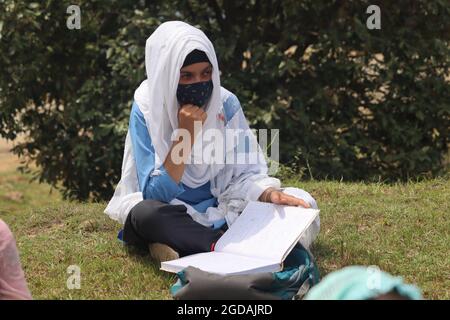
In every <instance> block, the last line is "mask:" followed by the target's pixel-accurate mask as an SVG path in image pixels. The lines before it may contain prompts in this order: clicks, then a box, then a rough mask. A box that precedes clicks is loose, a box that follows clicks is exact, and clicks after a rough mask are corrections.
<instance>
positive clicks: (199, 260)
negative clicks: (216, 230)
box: [161, 201, 319, 274]
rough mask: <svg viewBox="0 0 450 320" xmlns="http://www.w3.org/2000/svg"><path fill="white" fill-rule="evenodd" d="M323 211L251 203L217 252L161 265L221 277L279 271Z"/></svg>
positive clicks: (169, 269)
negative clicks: (196, 269)
mask: <svg viewBox="0 0 450 320" xmlns="http://www.w3.org/2000/svg"><path fill="white" fill-rule="evenodd" d="M318 214H319V210H315V209H305V208H301V207H292V206H281V205H274V204H271V203H265V202H258V201H251V202H249V203H248V205H247V206H246V207H245V209H244V211H243V212H242V214H241V215H240V216H239V217H238V218H237V219H236V221H235V222H234V223H233V224H232V225H231V227H230V228H229V229H228V230H227V231H226V232H225V233H224V234H223V235H222V237H221V238H220V239H219V241H217V243H216V245H215V248H214V250H215V251H213V252H205V253H198V254H193V255H190V256H186V257H183V258H180V259H176V260H171V261H165V262H162V263H161V270H164V271H168V272H175V273H176V272H179V271H181V270H183V269H184V268H186V267H188V266H193V267H196V268H199V269H201V270H203V271H207V272H212V273H218V274H247V273H257V272H277V271H280V270H282V269H283V261H284V259H285V258H286V256H287V255H288V254H289V252H291V250H292V249H293V248H294V246H295V245H296V244H297V242H298V241H299V239H300V237H301V236H302V234H303V232H305V230H306V229H307V228H308V227H309V226H310V225H311V223H312V222H313V221H314V219H315V218H316V217H317V215H318Z"/></svg>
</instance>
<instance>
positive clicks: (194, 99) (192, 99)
mask: <svg viewBox="0 0 450 320" xmlns="http://www.w3.org/2000/svg"><path fill="white" fill-rule="evenodd" d="M212 91H213V82H212V80H209V81H204V82H196V83H191V84H179V85H178V88H177V99H178V103H179V104H180V106H183V105H185V104H193V105H195V106H197V107H200V108H201V107H203V106H204V105H205V104H206V103H207V102H208V100H209V98H210V97H211V94H212Z"/></svg>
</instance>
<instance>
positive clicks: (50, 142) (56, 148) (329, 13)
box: [0, 0, 450, 200]
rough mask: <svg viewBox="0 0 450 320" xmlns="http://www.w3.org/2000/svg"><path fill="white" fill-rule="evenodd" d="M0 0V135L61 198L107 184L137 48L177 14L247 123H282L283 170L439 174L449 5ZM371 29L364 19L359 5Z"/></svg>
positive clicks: (439, 0) (443, 159) (447, 94)
mask: <svg viewBox="0 0 450 320" xmlns="http://www.w3.org/2000/svg"><path fill="white" fill-rule="evenodd" d="M70 4H72V3H71V2H69V1H51V0H49V1H40V2H31V1H13V0H3V1H1V2H0V37H1V41H0V66H1V68H0V70H1V72H0V110H1V114H0V135H1V136H2V137H4V138H8V139H15V138H16V136H18V135H23V136H24V140H23V141H22V143H20V144H18V145H17V146H16V147H15V149H14V153H16V154H18V155H21V156H23V157H24V158H25V159H30V160H32V161H34V162H35V163H36V164H37V168H38V170H39V171H38V172H36V173H35V175H36V177H38V178H39V179H41V180H42V181H45V182H48V183H50V184H53V185H55V186H57V183H58V182H60V184H59V188H60V189H61V191H62V192H63V193H64V195H65V196H66V197H69V198H75V199H90V198H92V199H97V200H99V199H102V200H106V199H109V197H110V196H111V194H112V191H113V188H114V184H115V183H117V182H118V179H119V175H120V167H121V161H122V152H123V145H124V137H125V134H126V130H127V126H128V115H129V112H130V109H131V104H132V100H133V93H134V90H135V88H136V87H137V86H138V85H139V84H140V82H141V81H142V80H144V79H145V78H146V75H145V67H144V46H145V41H146V39H147V38H148V37H149V35H150V34H151V33H152V32H153V31H154V30H155V28H157V27H158V25H159V24H160V23H162V22H164V21H168V20H183V21H186V22H188V23H190V24H193V25H195V26H197V27H199V28H201V29H202V30H203V31H204V32H205V33H206V34H207V36H208V37H209V38H210V39H211V41H212V42H213V44H214V45H215V49H216V53H217V56H218V60H219V66H220V71H221V75H222V76H221V81H222V85H223V86H224V87H225V88H227V89H229V90H231V91H233V92H234V93H235V94H236V95H237V97H238V98H239V99H240V101H241V104H242V106H243V108H244V112H245V114H246V116H247V118H248V119H249V121H250V122H251V126H252V127H254V128H279V129H281V130H280V157H281V159H280V161H281V163H282V164H284V165H287V167H285V168H284V169H285V170H284V171H283V170H281V171H280V175H283V174H286V173H288V174H292V172H295V173H297V174H299V176H304V177H306V178H314V179H338V180H341V179H343V180H359V181H360V180H364V181H380V180H381V181H397V180H403V181H405V180H408V179H416V178H423V177H432V176H436V175H440V174H443V173H444V174H445V173H446V172H448V163H449V161H448V147H449V124H450V122H449V119H450V86H449V85H450V83H449V70H450V69H449V57H450V54H449V52H450V46H449V35H450V2H449V1H445V0H431V1H420V0H419V1H377V3H372V2H371V1H298V0H293V1H290V0H286V1H274V0H272V1H258V0H252V1H221V0H214V1H157V0H151V1H126V0H123V1H101V0H99V1H82V0H80V1H77V5H78V6H79V8H80V10H81V16H80V17H81V21H80V22H81V23H80V26H81V28H80V29H69V28H68V27H67V25H66V24H67V20H68V18H69V16H70V14H69V13H67V12H66V10H67V7H68V6H69V5H70ZM371 4H376V5H378V6H379V8H380V13H381V21H380V26H381V29H373V30H370V29H368V27H367V25H366V22H367V20H368V18H369V17H370V16H371V14H368V13H366V10H367V8H368V6H369V5H371Z"/></svg>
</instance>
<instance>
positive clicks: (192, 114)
mask: <svg viewBox="0 0 450 320" xmlns="http://www.w3.org/2000/svg"><path fill="white" fill-rule="evenodd" d="M206 117H207V113H206V112H205V111H204V110H203V109H202V108H199V107H197V106H194V105H193V104H185V105H183V106H182V107H181V108H180V109H179V111H178V128H180V129H186V130H187V131H188V132H189V134H190V135H191V143H192V144H194V140H195V134H196V132H195V130H194V129H195V121H199V122H201V124H202V125H203V123H205V120H206Z"/></svg>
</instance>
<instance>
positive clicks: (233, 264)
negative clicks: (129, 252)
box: [161, 251, 281, 274]
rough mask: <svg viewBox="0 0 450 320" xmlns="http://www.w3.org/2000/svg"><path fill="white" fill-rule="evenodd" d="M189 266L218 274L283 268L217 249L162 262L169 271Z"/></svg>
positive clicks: (269, 270)
mask: <svg viewBox="0 0 450 320" xmlns="http://www.w3.org/2000/svg"><path fill="white" fill-rule="evenodd" d="M188 266H192V267H196V268H199V269H200V270H203V271H207V272H212V273H218V274H246V273H255V272H264V271H266V272H276V271H279V270H280V269H281V266H280V265H271V262H270V261H267V260H262V259H257V258H251V257H245V256H236V255H233V254H230V253H224V252H216V251H213V252H205V253H198V254H193V255H190V256H187V257H183V258H180V259H176V260H171V261H166V262H162V263H161V269H162V270H165V271H169V272H178V271H181V270H183V269H184V268H186V267H188Z"/></svg>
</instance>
